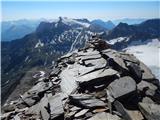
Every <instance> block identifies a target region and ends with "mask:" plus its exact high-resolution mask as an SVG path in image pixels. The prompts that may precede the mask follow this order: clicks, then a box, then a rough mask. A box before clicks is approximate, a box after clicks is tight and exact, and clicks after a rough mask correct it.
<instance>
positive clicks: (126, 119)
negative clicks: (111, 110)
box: [113, 100, 132, 120]
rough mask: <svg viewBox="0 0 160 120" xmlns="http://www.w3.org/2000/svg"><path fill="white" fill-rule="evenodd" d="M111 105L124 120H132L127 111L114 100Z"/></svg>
mask: <svg viewBox="0 0 160 120" xmlns="http://www.w3.org/2000/svg"><path fill="white" fill-rule="evenodd" d="M113 104H114V106H115V108H116V110H117V111H118V112H119V113H120V114H121V116H122V118H123V119H124V120H132V118H131V116H130V115H129V113H128V111H127V110H126V109H125V108H124V106H123V105H122V104H121V103H120V102H119V101H117V100H116V101H115V102H114V103H113Z"/></svg>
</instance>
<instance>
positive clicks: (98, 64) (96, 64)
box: [84, 58, 107, 69]
mask: <svg viewBox="0 0 160 120" xmlns="http://www.w3.org/2000/svg"><path fill="white" fill-rule="evenodd" d="M84 63H85V65H93V66H94V67H95V69H99V68H104V67H106V65H107V61H106V60H105V59H104V58H100V59H96V60H95V59H94V60H87V61H85V62H84Z"/></svg>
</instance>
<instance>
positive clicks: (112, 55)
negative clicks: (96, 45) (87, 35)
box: [102, 49, 128, 70]
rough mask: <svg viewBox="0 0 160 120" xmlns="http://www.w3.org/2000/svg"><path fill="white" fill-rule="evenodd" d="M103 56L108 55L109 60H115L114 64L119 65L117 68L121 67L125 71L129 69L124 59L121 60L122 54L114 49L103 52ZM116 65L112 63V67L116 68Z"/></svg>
mask: <svg viewBox="0 0 160 120" xmlns="http://www.w3.org/2000/svg"><path fill="white" fill-rule="evenodd" d="M102 54H103V55H106V56H107V57H108V58H112V59H113V60H114V62H115V63H116V64H117V65H119V66H116V67H120V68H122V69H124V70H128V68H127V67H126V65H125V63H124V61H123V59H122V58H120V54H119V53H118V52H117V51H115V50H112V49H107V50H104V51H102ZM115 63H112V64H111V65H110V66H115Z"/></svg>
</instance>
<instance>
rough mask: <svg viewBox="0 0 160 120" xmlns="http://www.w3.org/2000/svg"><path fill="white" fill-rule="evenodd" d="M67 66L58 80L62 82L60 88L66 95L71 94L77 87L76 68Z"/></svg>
mask: <svg viewBox="0 0 160 120" xmlns="http://www.w3.org/2000/svg"><path fill="white" fill-rule="evenodd" d="M71 67H72V68H70V66H68V67H67V68H66V69H64V70H63V71H62V72H61V73H60V75H59V76H60V79H61V80H62V81H61V83H60V87H61V90H62V92H64V93H66V94H68V95H69V94H71V93H72V92H73V91H74V90H76V89H77V87H78V85H77V83H76V79H77V77H76V76H78V68H77V67H76V66H75V67H74V66H73V65H72V66H71Z"/></svg>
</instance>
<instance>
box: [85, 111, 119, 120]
mask: <svg viewBox="0 0 160 120" xmlns="http://www.w3.org/2000/svg"><path fill="white" fill-rule="evenodd" d="M87 120H121V118H120V117H118V116H117V115H112V114H110V113H105V112H101V113H97V114H95V115H94V116H93V117H91V118H89V119H87Z"/></svg>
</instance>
